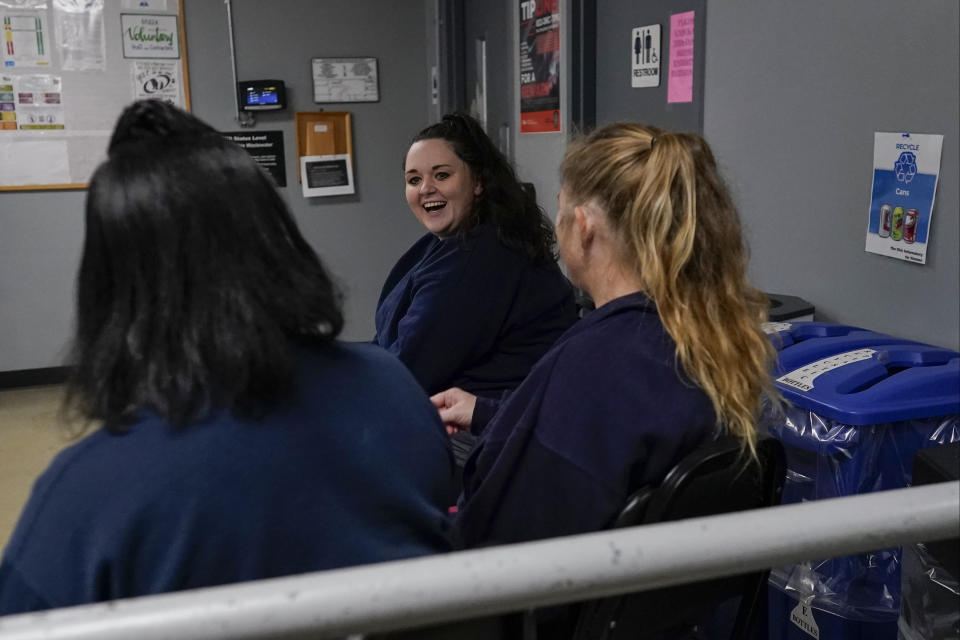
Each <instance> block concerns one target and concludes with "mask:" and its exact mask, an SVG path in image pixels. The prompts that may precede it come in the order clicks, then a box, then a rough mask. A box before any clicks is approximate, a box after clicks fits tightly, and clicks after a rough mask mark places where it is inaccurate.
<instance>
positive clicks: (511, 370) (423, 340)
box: [374, 225, 577, 397]
mask: <svg viewBox="0 0 960 640" xmlns="http://www.w3.org/2000/svg"><path fill="white" fill-rule="evenodd" d="M576 319H577V317H576V305H575V303H574V299H573V288H572V287H571V285H570V283H569V282H568V281H567V279H566V278H565V277H564V276H563V274H562V273H560V269H559V268H558V267H557V265H556V264H555V263H550V264H548V265H536V264H534V263H533V262H531V261H530V259H529V258H527V257H526V256H524V255H523V254H522V253H520V252H519V251H515V250H513V249H510V248H508V247H506V246H505V245H504V244H503V243H502V242H500V240H499V239H498V238H497V231H496V229H494V228H492V227H490V226H488V225H479V226H478V227H476V228H475V229H472V230H471V231H469V232H468V233H467V234H466V236H465V237H462V238H461V237H456V236H454V237H449V238H443V239H441V238H437V237H435V236H434V235H432V234H429V233H428V234H426V235H425V236H423V237H422V238H421V239H420V240H418V241H417V243H416V244H414V245H413V247H411V248H410V250H409V251H407V253H406V254H404V255H403V257H401V258H400V260H399V261H398V262H397V264H396V265H395V266H394V268H393V270H392V271H391V272H390V275H389V276H388V277H387V280H386V283H385V284H384V285H383V291H382V293H381V294H380V301H379V303H378V304H377V313H376V329H377V335H376V337H375V338H374V342H376V343H377V344H379V345H380V346H381V347H384V348H385V349H387V350H388V351H390V352H391V353H393V354H396V355H397V356H398V357H399V358H400V360H402V361H403V362H404V364H406V365H407V367H408V368H409V369H410V371H411V372H412V373H413V375H414V377H416V379H417V380H419V381H420V384H421V385H422V386H423V388H424V389H426V391H427V393H429V394H434V393H437V392H439V391H443V390H444V389H447V388H449V387H454V386H456V387H461V388H463V389H466V390H467V391H470V392H472V393H474V394H478V395H484V396H494V397H497V396H499V395H500V393H501V392H502V391H504V390H508V389H513V388H515V387H516V386H517V385H518V384H520V382H522V381H523V379H524V378H525V377H526V375H527V373H528V372H529V371H530V368H531V367H532V366H533V364H534V363H535V362H536V361H537V360H538V359H539V358H540V357H541V356H542V355H543V354H544V353H546V351H547V349H549V348H550V346H551V345H552V344H553V343H554V342H555V341H556V339H557V338H558V337H560V335H561V334H562V333H563V332H564V331H565V330H566V329H567V328H568V327H570V325H572V324H573V323H574V322H575V321H576Z"/></svg>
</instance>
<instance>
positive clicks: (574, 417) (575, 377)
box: [454, 293, 715, 547]
mask: <svg viewBox="0 0 960 640" xmlns="http://www.w3.org/2000/svg"><path fill="white" fill-rule="evenodd" d="M679 370H680V365H679V364H678V363H677V362H676V360H675V357H674V343H673V341H672V340H671V338H670V337H669V335H668V334H667V333H666V331H665V330H664V328H663V325H662V324H661V322H660V318H659V316H658V315H657V312H656V308H655V307H654V305H653V303H651V302H650V301H649V300H648V299H647V298H646V297H645V296H644V295H643V294H640V293H635V294H631V295H628V296H624V297H622V298H618V299H616V300H613V301H611V302H609V303H607V304H605V305H603V306H602V307H600V308H598V309H597V310H596V311H594V312H593V313H591V314H590V315H588V316H586V317H585V318H584V319H582V320H580V322H578V323H577V324H576V325H574V326H573V327H571V328H570V330H569V331H567V332H566V333H565V334H564V335H563V336H562V337H561V338H560V339H559V340H558V341H557V343H556V344H555V345H554V346H553V348H552V349H550V351H549V352H548V353H547V354H546V355H545V356H544V357H543V358H542V359H541V360H540V361H539V362H538V363H537V364H536V366H535V367H534V368H533V370H532V371H531V372H530V375H529V376H528V377H527V379H526V380H524V382H523V384H522V385H520V386H519V387H518V388H517V389H516V390H515V391H514V392H513V393H512V394H511V395H510V396H509V397H508V398H507V399H506V400H505V401H504V402H503V403H502V404H501V405H500V406H499V409H498V410H497V412H496V414H495V415H494V416H493V418H492V420H491V421H490V423H489V424H488V425H486V427H485V428H483V429H482V436H481V439H480V444H479V446H478V447H477V449H476V450H475V451H474V452H473V455H472V456H471V458H470V460H469V461H468V462H467V465H466V468H465V469H464V494H463V497H462V499H461V504H460V510H459V513H458V514H457V516H456V520H455V524H454V534H455V544H457V545H458V546H463V547H474V546H481V545H488V544H505V543H511V542H523V541H527V540H537V539H541V538H549V537H554V536H562V535H571V534H576V533H586V532H590V531H599V530H601V529H604V528H607V527H609V526H610V524H611V523H612V521H613V519H614V518H615V517H616V515H617V514H618V513H619V511H620V509H621V508H622V507H623V506H624V503H625V501H626V498H627V496H629V495H630V494H631V493H632V492H633V491H635V490H636V489H639V488H640V487H641V486H644V485H648V484H653V485H656V484H659V483H660V482H661V481H662V480H663V478H664V477H665V476H666V474H667V472H668V471H669V470H670V469H671V468H672V467H673V466H674V465H675V464H676V463H677V462H679V461H680V459H681V458H683V457H684V456H685V455H687V454H688V453H690V452H692V451H693V450H694V449H695V448H696V447H697V446H699V445H700V444H702V443H703V442H705V441H706V440H707V439H708V438H710V437H711V436H712V434H713V433H714V432H715V414H714V411H713V408H712V405H711V403H710V399H709V398H708V396H707V395H706V394H705V393H704V392H703V391H702V390H701V389H700V388H698V387H696V386H695V385H693V384H692V383H691V382H689V381H688V380H686V379H684V378H683V377H681V375H680V374H679V373H678V371H679ZM474 417H475V419H476V418H477V417H478V413H477V412H475V413H474Z"/></svg>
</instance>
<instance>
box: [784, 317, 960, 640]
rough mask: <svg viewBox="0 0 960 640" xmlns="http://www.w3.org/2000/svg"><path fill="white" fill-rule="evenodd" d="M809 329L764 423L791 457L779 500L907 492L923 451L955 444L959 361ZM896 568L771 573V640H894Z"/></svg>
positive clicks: (883, 564) (866, 563) (842, 565)
mask: <svg viewBox="0 0 960 640" xmlns="http://www.w3.org/2000/svg"><path fill="white" fill-rule="evenodd" d="M815 324H819V323H810V325H815ZM810 325H808V326H807V328H805V329H804V330H803V331H801V330H800V328H796V329H792V331H793V333H790V332H789V331H788V334H787V336H786V337H785V339H784V340H783V343H782V346H781V347H780V351H779V356H780V357H779V360H780V370H779V371H778V373H777V376H778V377H777V387H778V389H779V390H780V391H781V393H782V394H783V396H784V397H785V398H786V400H787V401H788V402H789V403H790V406H789V408H788V409H787V412H786V415H785V416H783V417H782V419H780V420H777V421H775V422H772V423H771V424H769V425H768V429H769V431H770V433H771V434H772V435H773V436H775V437H777V438H778V439H780V441H781V442H783V444H784V449H785V451H786V454H787V480H786V484H785V487H784V495H783V501H784V503H790V502H800V501H805V500H817V499H822V498H832V497H839V496H846V495H855V494H859V493H867V492H870V491H880V490H885V489H895V488H900V487H905V486H907V485H908V484H909V483H910V478H911V474H912V463H913V456H914V454H915V453H916V452H917V451H919V450H920V449H922V448H924V447H928V446H931V445H936V444H945V443H949V442H956V441H958V440H960V353H957V352H955V351H950V350H947V349H941V348H938V347H933V346H930V345H924V344H920V343H916V342H912V341H908V340H898V339H896V338H892V337H890V336H883V335H882V334H877V333H874V332H870V331H866V330H863V329H858V328H855V327H852V328H851V327H846V328H837V326H836V325H834V326H833V327H824V326H821V327H814V326H810ZM781 333H782V332H781ZM811 333H812V334H820V335H815V336H814V337H809V336H810V335H811ZM827 334H831V335H827ZM804 336H807V337H804ZM797 338H799V339H797ZM787 340H793V342H791V343H790V344H787ZM900 562H901V553H900V550H899V549H885V550H878V551H875V552H871V553H867V554H859V555H855V556H845V557H841V558H830V559H827V560H822V561H815V562H810V563H805V564H801V565H796V566H793V567H782V568H778V569H774V570H773V571H772V572H771V578H770V610H769V630H770V634H769V637H770V639H771V640H780V639H784V640H786V639H790V640H809V638H812V637H817V636H819V637H820V638H823V639H824V640H828V639H832V638H843V639H844V640H859V638H870V639H871V640H895V638H896V634H897V616H898V614H899V607H900Z"/></svg>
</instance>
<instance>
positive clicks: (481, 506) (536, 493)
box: [432, 124, 777, 546]
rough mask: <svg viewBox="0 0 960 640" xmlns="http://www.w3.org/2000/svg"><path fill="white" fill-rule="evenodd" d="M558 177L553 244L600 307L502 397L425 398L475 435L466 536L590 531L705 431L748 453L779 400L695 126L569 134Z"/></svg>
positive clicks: (734, 237) (759, 305) (504, 538)
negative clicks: (496, 402)
mask: <svg viewBox="0 0 960 640" xmlns="http://www.w3.org/2000/svg"><path fill="white" fill-rule="evenodd" d="M561 177H562V190H561V193H560V198H559V212H558V215H557V225H556V229H557V238H558V242H559V245H560V253H561V256H562V258H563V261H564V262H565V264H566V265H567V269H568V271H569V275H570V279H571V280H572V281H573V282H574V283H575V284H576V285H578V286H579V287H581V288H582V289H584V290H585V291H586V292H587V293H588V294H590V296H591V297H592V298H593V300H594V301H595V303H596V306H597V309H596V311H594V312H592V313H591V314H590V315H588V316H586V317H585V318H583V319H582V320H581V321H580V322H578V323H577V324H576V325H574V326H573V327H572V328H571V329H570V330H568V331H567V332H566V333H565V334H564V335H563V336H562V337H561V338H560V339H559V340H558V341H557V343H556V344H555V345H554V346H553V348H552V349H551V350H550V351H549V352H548V353H547V354H546V355H545V356H544V357H543V358H542V359H541V360H540V361H539V362H538V363H537V365H536V366H535V367H534V368H533V370H532V371H531V372H530V375H529V376H528V377H527V379H526V380H525V381H524V382H523V384H521V385H520V387H518V388H517V390H516V391H515V392H514V393H513V395H511V396H510V397H509V398H508V399H506V400H505V401H504V402H503V403H502V405H500V406H499V407H494V406H492V405H491V404H490V403H489V401H484V400H483V399H480V400H477V399H476V398H474V397H473V396H471V395H469V394H467V393H466V392H463V391H461V390H459V389H450V390H448V391H445V392H443V393H440V394H437V395H436V396H434V397H433V398H432V400H433V402H434V405H435V406H437V407H438V409H439V410H440V416H441V418H442V419H443V420H444V422H445V423H447V425H448V428H470V429H471V430H473V431H474V432H479V433H481V434H482V438H481V444H480V446H479V448H478V450H477V451H476V453H475V454H474V456H473V457H472V459H471V461H470V462H469V463H468V465H467V468H466V472H465V483H464V485H465V488H464V495H463V497H462V500H461V505H460V511H459V513H458V515H457V519H456V522H455V532H456V534H457V538H458V542H459V544H461V545H463V546H477V545H485V544H498V543H508V542H519V541H524V540H533V539H538V538H546V537H552V536H559V535H566V534H574V533H582V532H587V531H595V530H599V529H603V528H605V527H607V526H609V525H610V524H611V522H612V521H613V519H614V518H615V516H616V515H617V513H618V511H619V509H620V508H621V506H622V505H623V503H624V501H625V500H626V498H627V496H628V495H629V494H630V493H632V492H633V491H635V490H636V489H638V488H639V487H641V486H643V485H647V484H652V485H656V484H659V483H660V481H661V480H662V479H663V478H664V476H665V475H666V473H667V472H668V471H669V470H670V468H671V467H673V466H674V465H675V464H676V463H677V462H678V461H679V460H680V459H681V458H683V457H684V456H685V455H687V454H688V453H690V452H691V451H693V450H694V449H695V448H696V447H698V446H700V445H701V444H703V443H705V442H706V441H708V440H710V439H711V438H714V437H716V436H717V435H718V434H719V433H721V432H724V431H727V432H730V433H733V434H735V435H736V436H738V437H739V438H740V440H741V441H742V443H743V448H744V453H745V457H746V456H749V455H750V454H752V452H753V451H754V445H755V442H756V427H755V424H756V421H757V418H758V415H759V413H760V411H761V407H762V406H763V405H764V403H765V402H769V401H772V402H774V403H776V402H777V394H776V391H775V390H774V387H773V383H772V379H771V376H770V369H771V365H772V360H773V356H774V354H773V349H772V347H771V345H770V343H769V341H768V340H767V338H766V336H765V335H764V333H763V331H762V330H761V328H760V323H761V322H762V321H763V319H764V318H765V316H766V311H767V306H766V305H767V302H766V298H765V297H764V295H763V294H762V293H761V292H760V291H758V290H757V289H755V288H754V287H753V286H751V285H750V284H749V283H748V282H747V279H746V274H745V271H746V266H747V256H746V251H745V248H744V245H743V239H742V236H741V231H740V223H739V221H738V218H737V212H736V209H735V208H734V206H733V204H732V202H731V199H730V196H729V194H728V192H727V190H726V188H725V186H724V184H723V182H722V180H721V179H720V176H719V174H718V171H717V166H716V163H715V161H714V158H713V154H712V153H711V152H710V149H709V147H708V146H707V143H706V142H705V141H704V139H703V138H702V137H700V136H699V135H695V134H689V133H674V132H668V131H660V130H658V129H656V128H652V127H643V126H640V125H636V124H613V125H609V126H607V127H604V128H602V129H600V130H598V131H596V132H594V133H593V134H592V135H589V136H587V137H585V138H583V139H581V140H579V141H577V142H575V143H573V144H572V145H571V146H570V148H569V149H568V150H567V152H566V155H565V157H564V161H563V165H562V167H561ZM491 415H492V418H489V419H488V416H491Z"/></svg>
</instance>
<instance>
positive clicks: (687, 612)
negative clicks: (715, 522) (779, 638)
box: [573, 436, 786, 640]
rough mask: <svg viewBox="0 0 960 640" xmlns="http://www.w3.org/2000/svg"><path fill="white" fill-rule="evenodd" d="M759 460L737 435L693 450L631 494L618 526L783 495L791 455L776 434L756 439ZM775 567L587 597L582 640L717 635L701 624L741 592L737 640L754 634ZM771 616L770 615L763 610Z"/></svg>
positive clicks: (578, 637) (770, 501) (752, 504)
mask: <svg viewBox="0 0 960 640" xmlns="http://www.w3.org/2000/svg"><path fill="white" fill-rule="evenodd" d="M757 457H758V460H757V461H753V460H751V459H749V458H748V456H747V454H744V453H742V452H741V450H740V444H739V441H738V440H737V439H736V438H734V437H732V436H724V437H721V438H720V439H719V440H718V441H716V442H713V443H711V444H709V445H707V446H704V447H702V448H700V449H698V450H697V451H695V452H693V453H691V454H690V455H688V456H687V457H686V458H684V459H683V460H681V461H680V463H679V464H677V466H676V467H674V468H673V469H672V470H671V471H670V473H669V474H667V477H666V478H665V479H664V481H663V483H662V484H661V485H660V486H659V487H655V488H651V487H645V488H643V489H640V490H639V491H637V492H636V493H634V494H633V495H632V496H631V497H630V499H629V500H628V501H627V505H626V506H625V507H624V509H623V510H622V511H621V513H620V515H619V517H618V518H617V520H616V522H615V523H614V525H613V526H614V528H618V527H630V526H636V525H644V524H653V523H657V522H665V521H669V520H682V519H684V518H695V517H701V516H710V515H717V514H721V513H729V512H734V511H743V510H745V509H756V508H760V507H765V506H771V505H776V504H779V503H780V495H781V493H782V491H783V482H784V477H785V474H786V462H785V458H784V452H783V446H782V445H781V444H780V442H779V441H778V440H775V439H773V438H767V437H765V438H762V439H761V440H760V441H759V442H758V444H757ZM769 574H770V570H769V569H767V570H764V571H760V572H756V573H750V574H744V575H740V576H732V577H726V578H718V579H715V580H709V581H705V582H697V583H692V584H687V585H681V586H677V587H669V588H665V589H658V590H654V591H646V592H638V593H632V594H625V595H622V596H617V597H612V598H605V599H602V600H594V601H590V602H586V603H583V604H582V605H581V607H580V613H579V618H578V620H577V625H576V630H575V632H574V636H573V637H574V638H575V640H625V639H626V638H629V639H630V640H636V639H639V638H698V637H700V638H707V637H708V638H710V640H715V639H716V637H717V636H716V635H715V634H710V635H704V633H703V631H702V630H701V628H700V625H701V623H702V622H703V620H704V619H706V618H709V617H710V616H711V614H713V613H714V611H715V609H716V607H717V606H718V605H720V604H721V603H724V602H727V601H730V600H732V599H734V598H735V597H737V596H740V603H739V606H738V607H737V610H736V620H735V622H734V624H733V629H732V633H731V634H730V636H729V637H730V638H731V640H746V639H747V638H750V637H752V636H751V635H750V634H752V633H753V632H754V631H755V629H754V627H755V626H756V621H757V614H758V613H759V612H760V611H761V608H762V606H763V605H764V603H765V596H766V593H767V579H768V577H769ZM764 619H765V618H764Z"/></svg>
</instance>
